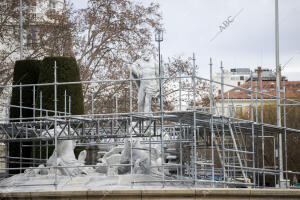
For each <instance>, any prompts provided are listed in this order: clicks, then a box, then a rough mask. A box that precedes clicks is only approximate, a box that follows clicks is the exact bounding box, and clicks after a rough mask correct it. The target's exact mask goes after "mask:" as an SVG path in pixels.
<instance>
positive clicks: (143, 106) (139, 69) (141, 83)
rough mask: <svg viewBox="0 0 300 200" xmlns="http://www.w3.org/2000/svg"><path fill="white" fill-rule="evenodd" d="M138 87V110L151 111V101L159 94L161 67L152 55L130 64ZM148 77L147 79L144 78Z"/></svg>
mask: <svg viewBox="0 0 300 200" xmlns="http://www.w3.org/2000/svg"><path fill="white" fill-rule="evenodd" d="M128 70H129V71H130V72H131V73H132V77H133V78H134V79H137V80H135V83H136V85H137V88H138V112H143V113H146V114H149V113H151V101H152V99H153V98H155V97H157V96H158V94H159V79H158V78H159V67H158V64H157V61H156V60H155V59H154V58H153V57H152V56H150V55H145V56H143V57H142V58H141V59H139V60H137V61H136V62H134V63H133V64H132V65H129V66H128ZM144 79H146V80H144Z"/></svg>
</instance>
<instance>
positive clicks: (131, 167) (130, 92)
mask: <svg viewBox="0 0 300 200" xmlns="http://www.w3.org/2000/svg"><path fill="white" fill-rule="evenodd" d="M129 79H130V81H129V113H130V119H129V120H130V121H129V129H128V130H129V134H130V187H131V188H133V184H134V182H133V181H134V180H133V161H132V154H133V152H132V147H133V146H132V142H133V141H132V132H133V130H131V129H133V124H132V68H131V67H130V72H129Z"/></svg>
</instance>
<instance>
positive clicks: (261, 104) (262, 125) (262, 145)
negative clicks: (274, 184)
mask: <svg viewBox="0 0 300 200" xmlns="http://www.w3.org/2000/svg"><path fill="white" fill-rule="evenodd" d="M263 98H264V97H263V81H262V76H261V77H260V124H261V151H262V158H261V161H262V168H263V171H262V174H263V187H265V186H266V176H265V134H264V103H263Z"/></svg>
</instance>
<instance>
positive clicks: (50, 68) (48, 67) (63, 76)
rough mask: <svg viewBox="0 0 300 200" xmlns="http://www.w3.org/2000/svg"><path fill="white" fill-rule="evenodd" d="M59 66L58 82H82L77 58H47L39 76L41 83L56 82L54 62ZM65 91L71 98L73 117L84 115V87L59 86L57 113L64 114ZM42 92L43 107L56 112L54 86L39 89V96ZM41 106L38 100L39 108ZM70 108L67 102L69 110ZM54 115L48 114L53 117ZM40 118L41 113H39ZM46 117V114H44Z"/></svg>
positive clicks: (43, 62) (75, 85) (76, 85)
mask: <svg viewBox="0 0 300 200" xmlns="http://www.w3.org/2000/svg"><path fill="white" fill-rule="evenodd" d="M55 61H56V66H57V82H75V81H80V74H79V68H78V66H77V63H76V60H75V58H72V57H47V58H44V60H43V61H42V68H41V69H40V74H39V83H53V82H54V62H55ZM65 91H66V92H67V95H68V96H71V113H72V114H73V115H80V114H83V113H84V106H83V94H82V85H81V84H73V85H58V86H57V111H61V112H64V105H65V97H64V94H65ZM40 92H42V95H43V99H42V107H43V109H47V110H54V86H53V85H51V86H40V87H38V94H40ZM39 105H40V102H39V100H37V106H39ZM68 107H69V105H68V101H67V108H68ZM53 114H54V113H53V112H52V113H48V115H49V116H50V115H53ZM38 116H39V113H38ZM43 116H45V112H43Z"/></svg>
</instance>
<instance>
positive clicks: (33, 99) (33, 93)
mask: <svg viewBox="0 0 300 200" xmlns="http://www.w3.org/2000/svg"><path fill="white" fill-rule="evenodd" d="M32 90H33V92H32V95H33V98H32V101H33V121H35V85H34V86H33V88H32Z"/></svg>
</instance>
